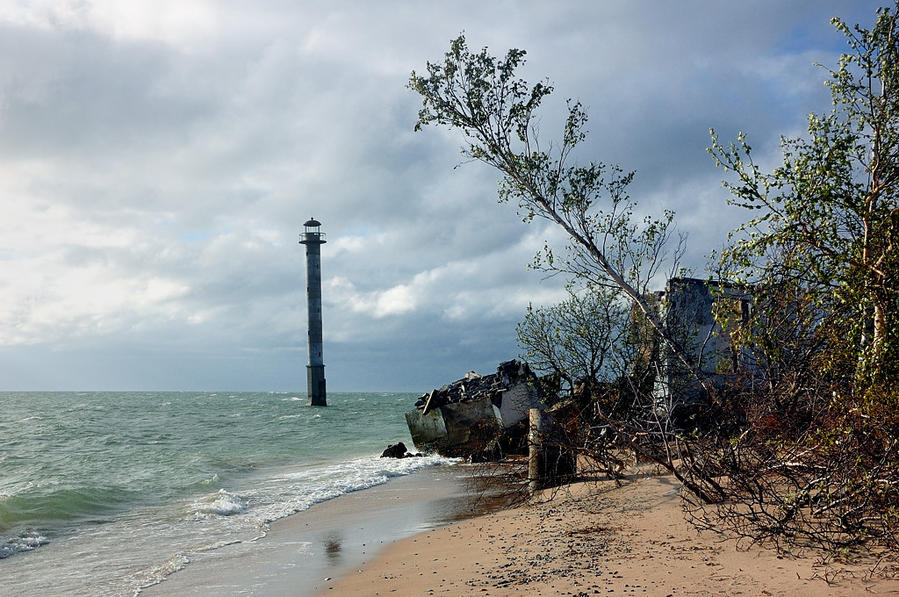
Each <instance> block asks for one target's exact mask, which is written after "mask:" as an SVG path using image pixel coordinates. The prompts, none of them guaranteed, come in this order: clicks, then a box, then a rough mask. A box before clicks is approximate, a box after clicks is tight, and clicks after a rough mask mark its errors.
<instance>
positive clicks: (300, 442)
mask: <svg viewBox="0 0 899 597" xmlns="http://www.w3.org/2000/svg"><path fill="white" fill-rule="evenodd" d="M415 398H416V395H413V394H386V393H382V394H378V393H343V394H330V395H329V396H328V404H329V406H328V407H327V408H310V407H307V406H306V396H305V394H290V393H227V392H225V393H221V392H220V393H197V392H125V393H121V392H119V393H116V392H98V393H92V392H52V393H41V392H22V393H13V392H7V393H0V594H2V595H15V594H19V595H22V594H28V595H92V596H93V595H134V594H136V593H139V592H140V589H141V587H146V586H148V585H151V584H155V583H157V582H159V581H160V580H162V579H163V578H165V576H167V575H168V574H171V573H172V572H175V571H177V570H179V569H180V568H182V567H184V566H185V565H186V564H187V563H188V562H189V559H190V557H191V554H195V553H198V552H208V551H209V550H215V549H217V548H219V547H222V546H224V545H228V544H233V543H235V542H249V541H253V540H255V539H257V538H259V537H262V536H264V535H265V533H266V532H267V530H268V525H269V523H270V522H271V521H273V520H276V519H278V518H282V517H284V516H288V515H290V514H293V513H296V512H301V511H303V510H305V509H307V508H309V507H310V506H311V505H313V504H316V503H318V502H322V501H325V500H328V499H331V498H334V497H337V496H340V495H342V494H345V493H348V492H351V491H356V490H360V489H365V488H367V487H372V486H374V485H378V484H380V483H384V482H386V481H387V480H388V479H390V478H391V477H396V476H400V475H406V474H409V473H411V472H414V471H415V470H418V469H420V468H422V467H425V466H431V465H435V464H441V463H444V462H446V460H444V459H441V458H439V457H430V456H429V457H425V458H410V459H403V460H394V459H380V458H378V456H379V455H380V452H381V450H383V449H384V447H385V446H386V444H387V443H393V442H396V441H403V442H405V443H406V445H407V446H409V448H410V449H411V448H412V443H411V439H410V438H409V432H408V429H407V428H406V424H405V420H404V418H403V413H404V412H405V411H407V410H409V409H410V408H412V405H413V403H414V400H415Z"/></svg>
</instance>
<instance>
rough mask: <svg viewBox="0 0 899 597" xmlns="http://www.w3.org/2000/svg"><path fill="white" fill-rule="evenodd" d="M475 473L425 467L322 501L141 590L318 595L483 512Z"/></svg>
mask: <svg viewBox="0 0 899 597" xmlns="http://www.w3.org/2000/svg"><path fill="white" fill-rule="evenodd" d="M471 476H472V471H470V470H467V469H466V468H465V467H463V466H460V465H458V464H450V465H438V466H432V467H426V468H424V469H421V470H418V471H415V472H414V473H411V474H409V475H404V476H401V477H396V478H394V479H390V480H389V481H388V482H386V483H383V484H380V485H376V486H374V487H369V488H367V489H362V490H358V491H353V492H350V493H346V494H344V495H341V496H339V497H337V498H334V499H331V500H327V501H324V502H321V503H318V504H315V505H313V506H312V507H310V508H309V509H307V510H304V511H302V512H297V513H295V514H292V515H290V516H287V517H285V518H282V519H278V520H275V521H273V522H272V523H271V527H270V528H269V529H268V531H267V532H266V533H265V535H264V536H263V537H261V538H258V540H254V541H248V542H242V543H235V544H231V545H225V546H221V547H219V548H217V549H214V550H211V551H208V552H195V553H191V554H187V558H188V560H189V563H188V564H187V565H186V566H185V567H184V568H183V569H181V570H178V571H176V572H174V573H172V574H170V575H169V576H167V577H166V578H165V579H163V580H162V581H161V582H159V583H157V584H154V585H151V586H148V587H145V588H143V589H142V590H141V592H140V595H142V596H155V595H174V594H177V595H193V596H204V595H238V594H240V595H246V594H248V593H249V594H264V595H274V596H280V595H284V596H287V595H290V596H307V595H308V596H311V595H314V594H315V593H316V591H318V590H320V589H322V588H323V587H324V584H326V583H328V582H331V581H332V580H333V579H335V578H338V577H340V576H342V575H345V574H347V573H349V572H350V571H352V570H353V569H358V568H359V567H360V566H361V565H363V564H364V563H366V562H367V561H368V560H369V559H370V558H371V557H372V555H373V554H374V553H376V552H377V551H380V549H381V548H383V547H384V546H386V545H390V544H391V543H393V542H395V541H397V540H399V539H402V538H404V537H409V536H413V535H415V534H416V533H419V532H426V531H429V530H433V529H434V528H438V527H440V526H443V525H446V524H450V523H452V522H454V521H457V520H460V519H465V518H467V517H470V516H476V515H478V514H479V513H480V512H481V511H482V510H479V509H477V508H476V507H475V506H476V504H475V499H474V498H475V492H474V490H473V487H472V486H471V483H470V481H469V479H470V478H471Z"/></svg>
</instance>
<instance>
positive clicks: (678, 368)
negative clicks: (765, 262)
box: [653, 278, 752, 408]
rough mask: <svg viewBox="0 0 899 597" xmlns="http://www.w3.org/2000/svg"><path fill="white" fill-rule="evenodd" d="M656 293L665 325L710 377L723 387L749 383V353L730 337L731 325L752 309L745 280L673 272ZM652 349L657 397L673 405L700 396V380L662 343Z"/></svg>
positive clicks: (746, 318) (741, 321) (712, 382)
mask: <svg viewBox="0 0 899 597" xmlns="http://www.w3.org/2000/svg"><path fill="white" fill-rule="evenodd" d="M656 298H657V300H658V305H659V309H660V313H661V314H662V317H663V321H664V323H665V325H666V326H667V328H668V330H669V331H670V332H671V334H672V336H673V337H674V338H675V339H676V340H677V341H678V342H679V343H680V344H681V346H683V347H684V348H685V350H686V352H687V354H688V355H689V357H690V358H691V359H692V362H693V364H694V366H695V367H696V369H697V370H698V371H699V372H700V373H701V374H702V375H703V377H704V378H705V380H706V381H707V383H709V384H710V385H711V386H713V387H715V388H719V389H721V388H725V387H726V386H728V385H734V384H742V383H745V373H746V371H747V367H746V365H749V370H751V369H752V367H751V363H750V361H751V354H749V353H748V352H747V351H738V350H736V349H735V348H734V343H733V341H732V340H731V331H732V330H734V329H735V328H736V326H739V325H742V324H745V323H746V322H748V321H749V317H750V315H751V312H752V295H751V294H750V292H749V290H748V289H747V288H746V287H745V286H742V285H738V284H730V283H727V282H716V281H710V280H700V279H697V278H671V279H670V280H669V281H668V284H667V285H666V287H665V291H664V292H661V293H658V294H657V295H656ZM722 322H723V323H724V324H725V325H724V326H723V327H722V325H721V324H722ZM653 352H655V353H656V355H655V362H656V381H655V391H654V393H655V395H656V399H657V400H658V401H659V402H660V403H663V404H666V405H667V406H668V407H669V408H670V407H671V406H676V405H678V404H690V403H694V402H696V401H697V400H698V399H699V398H700V397H701V393H702V385H701V384H700V382H699V381H698V380H697V379H696V378H695V377H694V376H693V375H691V374H690V372H689V371H687V370H686V368H685V367H684V365H683V363H681V361H680V360H679V359H678V358H676V357H675V356H674V355H673V354H671V352H670V351H669V350H668V349H667V347H665V346H664V345H661V346H659V347H658V348H657V350H655V351H653Z"/></svg>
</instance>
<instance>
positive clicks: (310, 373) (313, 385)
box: [306, 365, 328, 406]
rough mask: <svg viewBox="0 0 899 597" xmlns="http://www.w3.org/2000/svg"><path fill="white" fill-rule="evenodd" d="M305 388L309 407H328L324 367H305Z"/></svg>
mask: <svg viewBox="0 0 899 597" xmlns="http://www.w3.org/2000/svg"><path fill="white" fill-rule="evenodd" d="M306 386H307V387H306V394H307V395H308V396H309V402H308V405H309V406H328V399H327V391H326V389H325V366H324V365H306Z"/></svg>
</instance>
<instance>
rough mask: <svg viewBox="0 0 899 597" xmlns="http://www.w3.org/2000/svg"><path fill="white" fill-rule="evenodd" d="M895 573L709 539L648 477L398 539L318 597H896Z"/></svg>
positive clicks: (670, 486) (658, 480) (662, 482)
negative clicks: (870, 596) (889, 596)
mask: <svg viewBox="0 0 899 597" xmlns="http://www.w3.org/2000/svg"><path fill="white" fill-rule="evenodd" d="M875 567H876V569H874V571H873V573H872V569H873V568H875ZM897 577H899V565H897V564H896V562H895V561H892V562H889V561H880V562H877V561H876V560H873V559H872V560H868V561H860V562H855V563H853V564H845V563H835V562H831V563H829V564H828V565H824V564H823V563H822V562H821V561H820V559H818V558H816V557H815V556H813V555H812V556H807V557H789V556H779V555H778V554H777V553H776V552H774V551H772V550H764V549H760V548H758V547H752V548H749V549H738V547H737V544H736V542H734V541H732V540H727V541H724V540H722V539H721V537H719V536H717V535H715V534H712V533H701V534H700V533H698V532H697V531H696V530H695V529H694V528H693V527H691V526H690V525H689V524H688V523H687V522H686V521H685V520H684V517H683V514H682V510H681V503H680V498H679V496H678V484H677V482H676V481H675V480H674V479H673V478H671V477H665V476H646V475H643V476H635V477H634V478H633V479H631V480H629V481H627V482H625V483H624V485H623V486H621V487H616V486H615V484H614V483H611V482H608V481H604V482H598V483H582V484H578V485H575V486H573V487H572V488H571V489H570V490H567V491H562V492H557V493H556V494H555V495H553V496H551V497H546V499H545V500H543V501H542V502H538V503H535V504H529V505H525V506H521V507H517V508H514V509H510V510H505V511H500V512H495V513H492V514H487V515H484V516H480V517H477V518H473V519H470V520H466V521H462V522H459V523H456V524H453V525H450V526H445V527H442V528H437V529H433V530H429V531H426V532H423V533H420V534H418V535H416V536H414V537H410V538H406V539H402V540H399V541H397V542H395V543H393V544H391V545H389V546H388V547H386V548H384V549H383V550H381V551H379V552H378V553H377V554H376V555H375V556H374V557H373V558H372V559H370V560H369V561H367V562H366V563H364V564H363V565H360V566H358V567H355V568H354V569H352V570H350V571H349V572H347V573H345V574H344V575H343V576H341V577H340V578H337V579H336V580H335V581H334V582H328V583H324V585H323V586H321V588H320V592H319V595H341V596H344V595H366V596H369V595H495V596H497V595H499V596H501V595H607V594H614V595H621V594H624V595H671V596H675V595H825V596H830V595H859V594H878V595H886V594H899V578H897Z"/></svg>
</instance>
